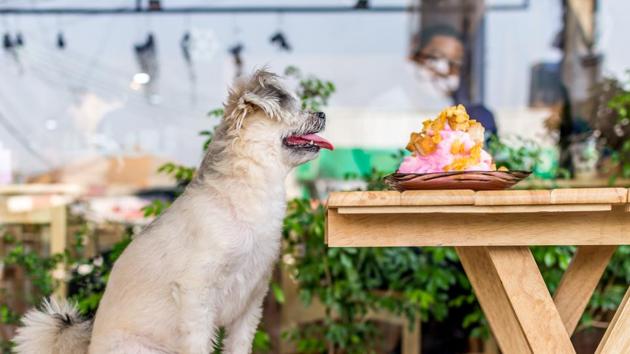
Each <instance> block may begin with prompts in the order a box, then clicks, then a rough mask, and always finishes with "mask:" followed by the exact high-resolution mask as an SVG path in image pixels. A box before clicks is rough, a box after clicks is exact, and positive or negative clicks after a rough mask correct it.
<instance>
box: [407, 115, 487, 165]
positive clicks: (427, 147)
mask: <svg viewBox="0 0 630 354" xmlns="http://www.w3.org/2000/svg"><path fill="white" fill-rule="evenodd" d="M483 143H484V128H483V126H482V125H481V123H479V122H477V121H475V120H474V119H470V117H469V116H468V113H466V108H465V107H464V106H463V105H458V106H454V107H449V108H447V109H445V110H443V111H442V112H441V113H440V114H439V115H438V117H437V118H435V119H433V120H426V121H424V122H423V128H422V131H420V132H413V133H411V137H410V139H409V144H407V150H409V151H410V152H411V156H407V157H405V159H404V160H403V162H402V164H401V165H400V167H399V168H398V172H399V173H434V172H451V171H494V170H496V166H495V165H494V163H493V161H492V156H490V154H488V152H486V151H485V150H484V149H483Z"/></svg>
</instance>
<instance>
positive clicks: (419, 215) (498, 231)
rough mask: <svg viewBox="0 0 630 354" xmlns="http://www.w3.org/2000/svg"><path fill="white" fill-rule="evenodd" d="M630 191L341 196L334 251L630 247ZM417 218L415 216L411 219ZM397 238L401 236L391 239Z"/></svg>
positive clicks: (335, 199)
mask: <svg viewBox="0 0 630 354" xmlns="http://www.w3.org/2000/svg"><path fill="white" fill-rule="evenodd" d="M628 205H629V204H628V189H626V188H583V189H552V190H506V191H479V192H475V191H471V190H450V191H405V192H402V193H401V192H396V191H367V192H336V193H331V194H330V197H329V199H328V209H329V211H328V221H327V227H328V228H327V230H328V231H330V230H331V229H332V230H334V232H333V233H331V232H328V233H327V242H328V244H329V245H330V246H333V247H335V246H339V247H346V246H353V247H370V246H376V247H378V246H480V245H484V246H501V245H522V246H532V245H621V244H630V213H628V212H627V211H628ZM408 214H413V215H411V216H410V215H408ZM392 230H396V231H395V232H392Z"/></svg>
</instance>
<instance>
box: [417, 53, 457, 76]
mask: <svg viewBox="0 0 630 354" xmlns="http://www.w3.org/2000/svg"><path fill="white" fill-rule="evenodd" d="M420 58H421V59H423V60H424V61H425V62H426V65H427V66H429V67H430V68H431V69H432V70H434V71H435V72H437V73H438V74H441V75H448V74H449V73H453V72H455V71H457V70H459V69H460V68H461V67H462V62H461V61H455V60H450V59H448V58H445V57H441V56H436V55H432V54H424V53H420Z"/></svg>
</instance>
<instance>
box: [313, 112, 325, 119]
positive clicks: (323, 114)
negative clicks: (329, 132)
mask: <svg viewBox="0 0 630 354" xmlns="http://www.w3.org/2000/svg"><path fill="white" fill-rule="evenodd" d="M315 115H316V116H317V118H319V119H326V113H324V112H317V113H315Z"/></svg>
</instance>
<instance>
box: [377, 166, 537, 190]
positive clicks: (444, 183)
mask: <svg viewBox="0 0 630 354" xmlns="http://www.w3.org/2000/svg"><path fill="white" fill-rule="evenodd" d="M530 174H531V172H527V171H454V172H439V173H393V174H391V175H388V176H386V177H385V182H386V183H387V184H388V185H390V186H391V187H392V188H394V189H397V190H399V191H405V190H427V189H472V190H476V191H484V190H500V189H508V188H510V187H512V186H513V185H515V184H517V183H518V182H520V181H521V180H523V179H524V178H525V177H527V176H529V175H530Z"/></svg>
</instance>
